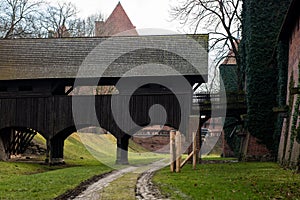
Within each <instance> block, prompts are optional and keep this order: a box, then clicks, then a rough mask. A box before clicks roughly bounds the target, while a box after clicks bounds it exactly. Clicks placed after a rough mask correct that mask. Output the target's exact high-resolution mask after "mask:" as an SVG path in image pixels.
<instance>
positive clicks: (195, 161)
mask: <svg viewBox="0 0 300 200" xmlns="http://www.w3.org/2000/svg"><path fill="white" fill-rule="evenodd" d="M197 154H198V150H197V139H196V133H195V132H193V169H194V170H195V169H196V165H197Z"/></svg>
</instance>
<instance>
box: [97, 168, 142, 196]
mask: <svg viewBox="0 0 300 200" xmlns="http://www.w3.org/2000/svg"><path fill="white" fill-rule="evenodd" d="M138 176H139V174H137V173H128V174H125V175H124V176H122V177H121V178H119V179H117V180H115V181H113V182H111V183H110V184H109V185H108V187H106V188H104V189H103V190H102V191H101V194H100V196H101V199H113V200H135V199H136V198H135V185H136V182H137V179H138Z"/></svg>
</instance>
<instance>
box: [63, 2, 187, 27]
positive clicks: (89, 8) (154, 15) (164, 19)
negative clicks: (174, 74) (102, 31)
mask: <svg viewBox="0 0 300 200" xmlns="http://www.w3.org/2000/svg"><path fill="white" fill-rule="evenodd" d="M66 1H70V2H72V3H73V4H75V5H76V6H77V8H78V9H79V14H80V16H82V17H86V16H88V15H90V14H94V13H98V12H100V13H103V14H104V16H106V17H108V16H109V15H110V13H111V12H112V11H113V9H114V8H115V7H116V5H117V4H118V2H119V1H120V2H121V4H122V6H123V7H124V9H125V11H126V13H127V15H128V16H129V18H130V19H131V21H132V23H133V25H135V26H136V28H137V29H144V28H160V29H167V30H171V31H176V32H180V33H184V31H183V30H182V28H181V27H182V26H181V25H180V24H179V23H178V22H175V21H172V20H171V17H170V5H175V4H176V3H177V2H178V0H66Z"/></svg>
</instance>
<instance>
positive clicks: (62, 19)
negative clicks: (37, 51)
mask: <svg viewBox="0 0 300 200" xmlns="http://www.w3.org/2000/svg"><path fill="white" fill-rule="evenodd" d="M76 16H77V8H76V6H75V5H73V4H72V3H58V5H48V6H47V8H46V11H45V13H44V14H43V15H42V16H41V17H40V23H41V27H42V28H43V29H44V35H49V36H50V37H58V38H62V37H70V36H72V33H73V32H74V30H76V25H77V22H78V19H77V17H76Z"/></svg>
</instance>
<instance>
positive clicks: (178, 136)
mask: <svg viewBox="0 0 300 200" xmlns="http://www.w3.org/2000/svg"><path fill="white" fill-rule="evenodd" d="M175 143H176V172H180V165H181V133H180V132H179V131H177V132H176V139H175Z"/></svg>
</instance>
